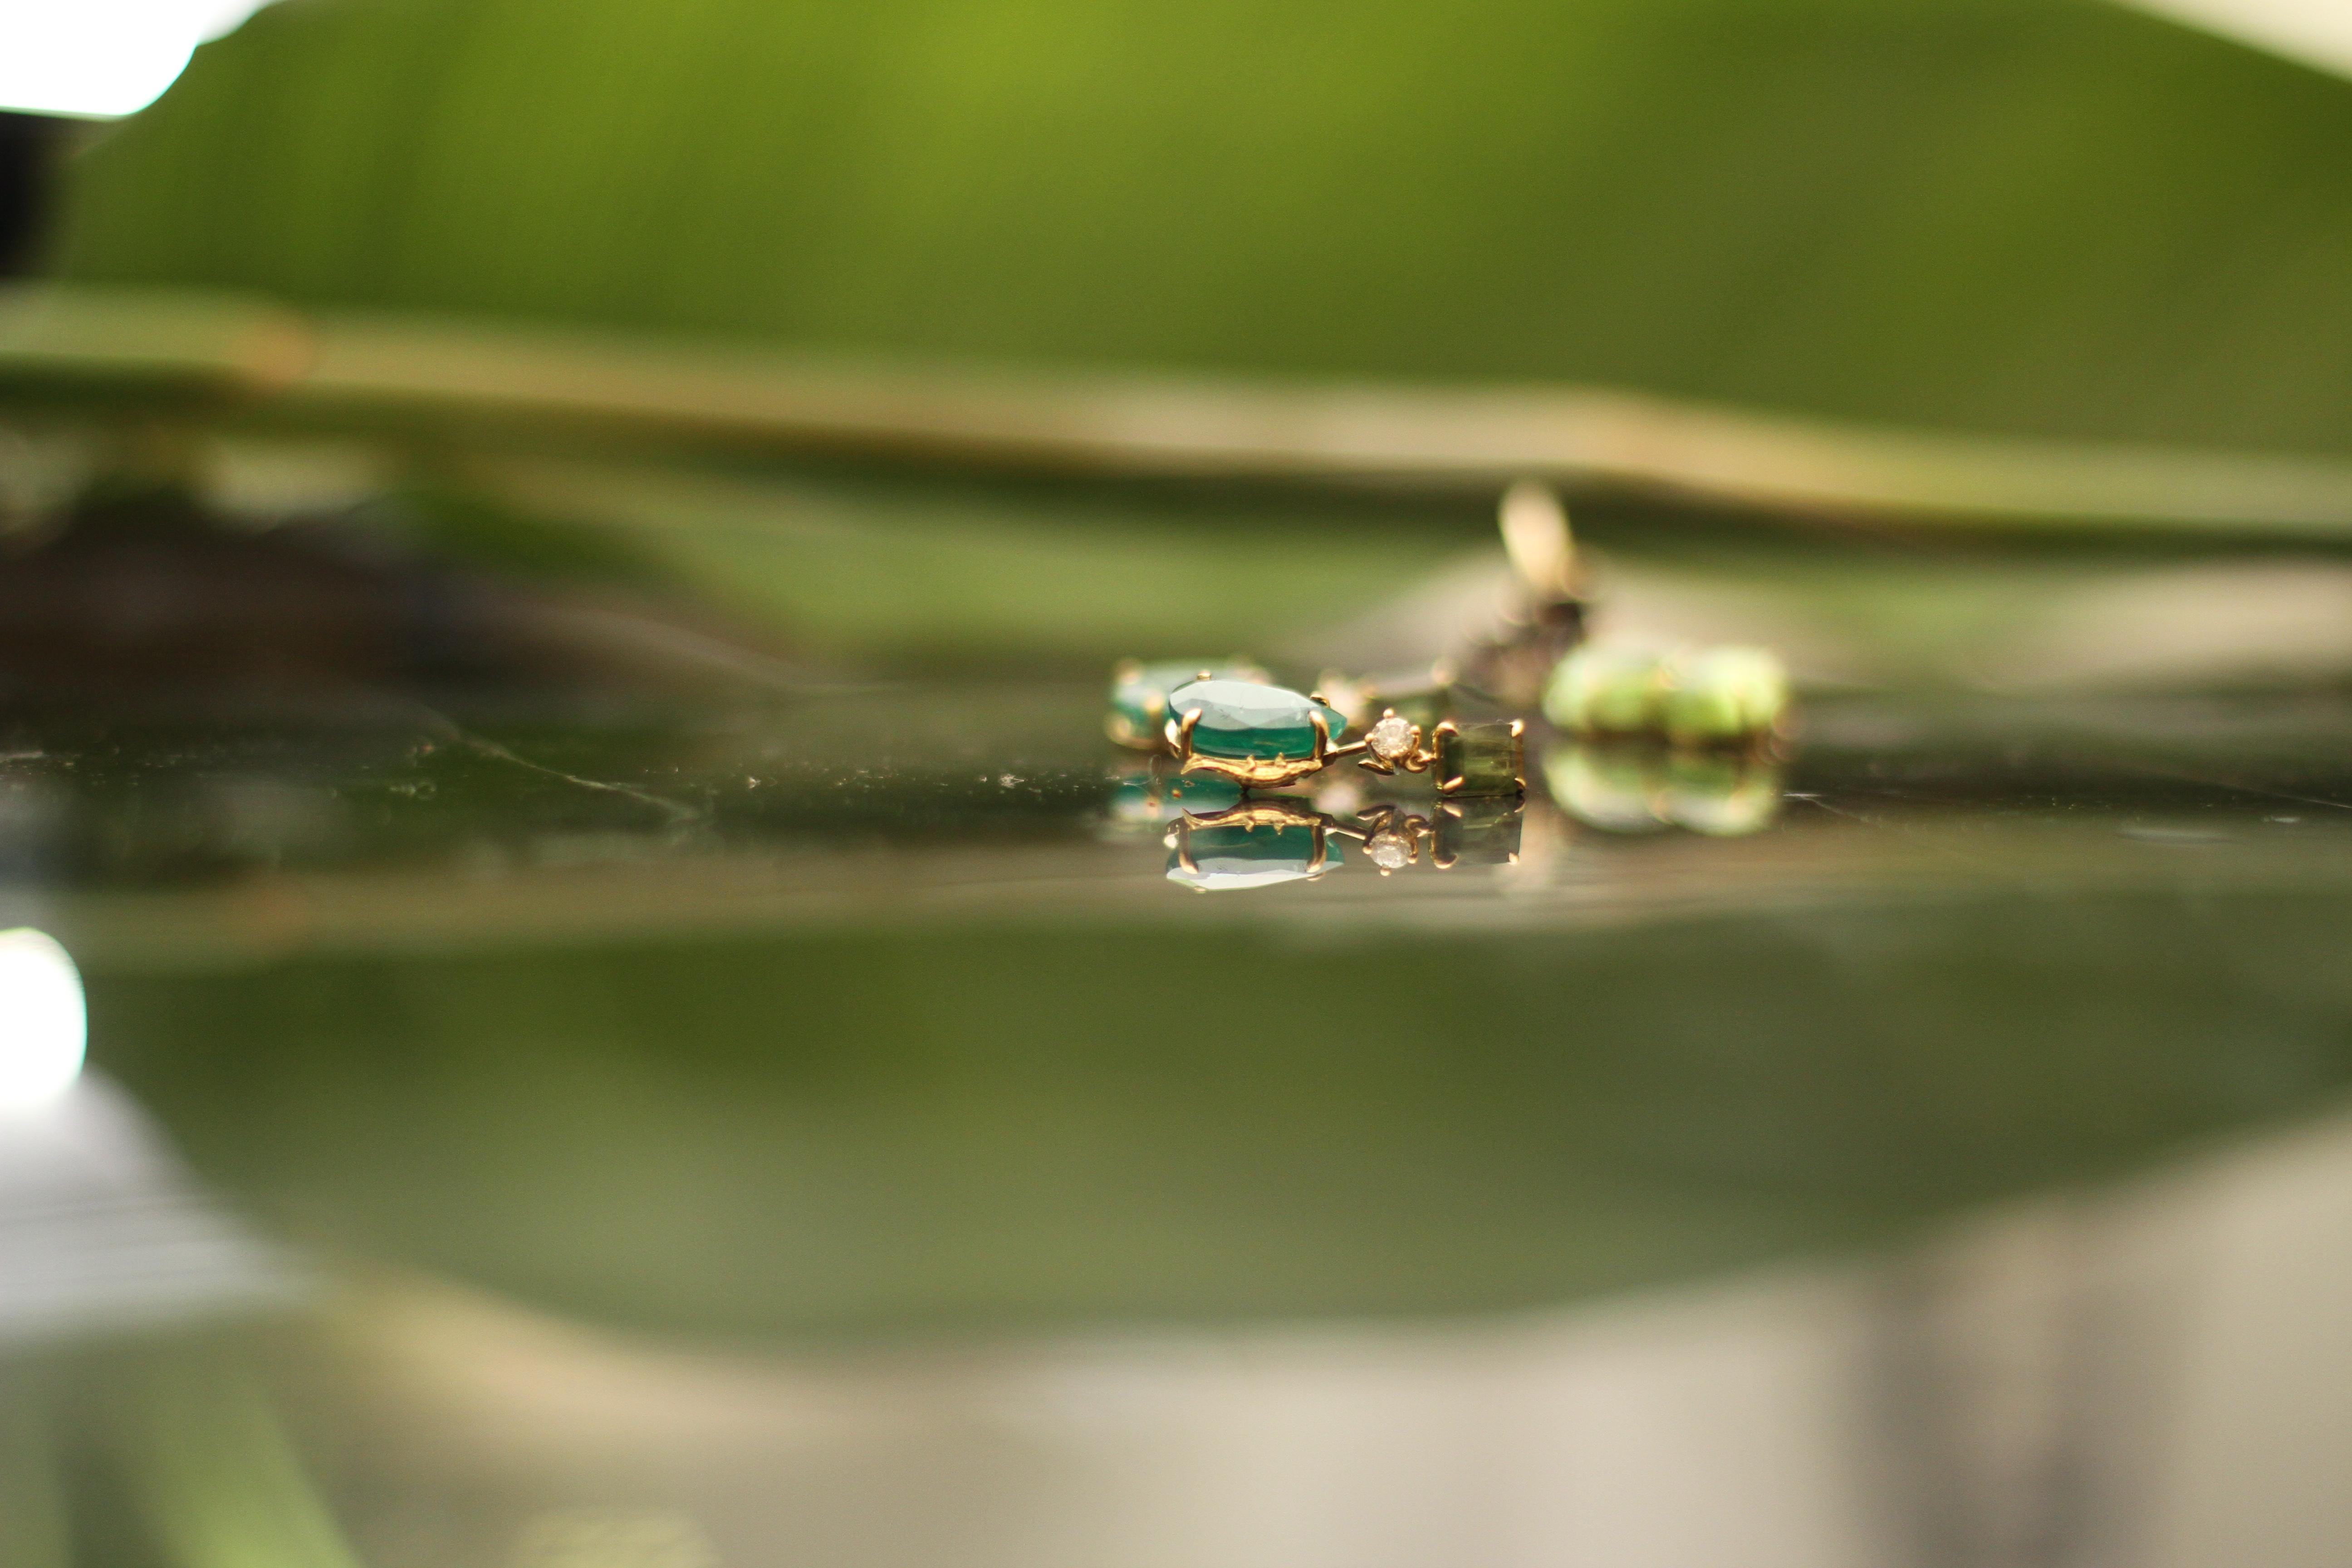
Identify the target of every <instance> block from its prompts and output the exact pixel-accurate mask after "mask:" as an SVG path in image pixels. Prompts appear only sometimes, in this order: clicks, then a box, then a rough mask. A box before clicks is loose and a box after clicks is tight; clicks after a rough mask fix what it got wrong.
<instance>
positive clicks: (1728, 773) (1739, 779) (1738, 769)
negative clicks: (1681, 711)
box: [1665, 752, 1780, 838]
mask: <svg viewBox="0 0 2352 1568" xmlns="http://www.w3.org/2000/svg"><path fill="white" fill-rule="evenodd" d="M1665 813H1666V815H1667V816H1669V817H1671V818H1673V819H1674V821H1675V822H1676V823H1678V824H1680V825H1681V826H1685V827H1687V828H1689V829H1690V830H1691V831H1692V832H1694V833H1705V834H1707V835H1709V836H1710V837H1717V838H1737V837H1739V836H1741V835H1742V834H1748V833H1753V832H1755V831H1757V830H1758V829H1759V828H1760V827H1763V826H1767V825H1768V824H1769V823H1770V822H1771V820H1772V819H1773V818H1774V817H1775V816H1779V815H1780V770H1779V769H1777V768H1774V767H1771V766H1769V765H1768V764H1766V763H1760V762H1755V761H1751V760H1749V759H1748V758H1745V757H1739V756H1736V755H1735V756H1726V755H1724V754H1723V753H1721V752H1699V753H1696V754H1693V753H1684V754H1681V755H1677V756H1676V757H1675V758H1674V759H1673V761H1671V762H1670V763H1668V764H1667V766H1666V792H1665Z"/></svg>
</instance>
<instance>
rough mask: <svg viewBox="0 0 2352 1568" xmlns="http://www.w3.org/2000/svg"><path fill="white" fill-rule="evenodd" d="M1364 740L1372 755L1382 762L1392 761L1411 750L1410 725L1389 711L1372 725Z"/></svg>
mask: <svg viewBox="0 0 2352 1568" xmlns="http://www.w3.org/2000/svg"><path fill="white" fill-rule="evenodd" d="M1364 740H1365V742H1366V744H1368V745H1369V746H1370V748H1371V752H1372V755H1374V756H1376V757H1378V758H1380V760H1381V761H1382V762H1384V763H1393V762H1396V761H1398V760H1399V759H1401V758H1402V757H1404V756H1405V755H1407V754H1408V753H1410V752H1412V725H1411V724H1409V723H1407V722H1405V721H1403V720H1402V719H1400V718H1398V717H1397V716H1396V715H1395V714H1393V713H1391V714H1390V715H1389V716H1388V717H1387V718H1385V719H1383V720H1381V721H1380V722H1379V723H1377V724H1375V725H1373V726H1372V729H1371V733H1370V734H1368V735H1366V736H1365V737H1364Z"/></svg>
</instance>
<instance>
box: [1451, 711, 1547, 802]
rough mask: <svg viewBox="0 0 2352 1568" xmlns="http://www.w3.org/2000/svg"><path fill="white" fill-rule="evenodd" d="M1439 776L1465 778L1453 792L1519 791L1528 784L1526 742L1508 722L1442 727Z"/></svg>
mask: <svg viewBox="0 0 2352 1568" xmlns="http://www.w3.org/2000/svg"><path fill="white" fill-rule="evenodd" d="M1437 777H1438V780H1439V782H1440V783H1441V784H1442V783H1443V782H1444V781H1445V780H1448V779H1457V778H1458V779H1460V780H1461V781H1462V783H1461V784H1460V785H1459V786H1458V787H1457V788H1455V789H1454V790H1452V791H1449V792H1448V793H1450V794H1454V795H1519V794H1521V793H1523V792H1524V791H1525V790H1526V789H1527V787H1528V786H1527V750H1526V743H1525V742H1523V741H1522V740H1521V739H1520V736H1519V734H1518V732H1517V727H1516V726H1514V725H1511V724H1508V723H1497V724H1465V725H1463V726H1462V727H1461V728H1459V729H1458V730H1450V731H1449V730H1440V731H1438V732H1437Z"/></svg>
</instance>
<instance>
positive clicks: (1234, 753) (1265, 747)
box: [1168, 680, 1348, 760]
mask: <svg viewBox="0 0 2352 1568" xmlns="http://www.w3.org/2000/svg"><path fill="white" fill-rule="evenodd" d="M1194 709H1198V710H1200V714H1201V717H1200V720H1199V721H1198V722H1197V723H1195V724H1194V725H1193V726H1192V749H1193V750H1194V751H1196V752H1200V753H1201V754H1202V755H1203V756H1209V757H1225V758H1231V759H1235V760H1255V759H1264V758H1270V757H1311V756H1313V755H1314V754H1315V725H1314V721H1313V719H1312V718H1311V717H1310V716H1311V715H1313V714H1315V713H1318V712H1319V713H1321V714H1322V715H1323V721H1324V724H1325V726H1326V727H1327V728H1328V731H1329V732H1330V735H1331V738H1332V739H1333V740H1335V741H1336V740H1338V739H1339V732H1340V731H1343V730H1345V729H1346V728H1347V727H1348V721H1347V719H1346V718H1345V717H1343V716H1342V715H1341V714H1340V713H1339V711H1338V710H1335V709H1331V708H1328V707H1325V706H1324V705H1323V704H1321V703H1318V702H1317V701H1316V700H1314V699H1313V698H1311V697H1307V696H1304V695H1302V694H1301V693H1299V692H1296V691H1291V690H1288V689H1285V688H1283V687H1279V686H1262V685H1259V684H1257V683H1256V682H1255V681H1247V680H1196V681H1193V682H1192V683H1191V684H1190V685H1187V686H1182V687H1179V688H1178V689H1176V690H1174V691H1171V692H1170V693H1169V694H1168V711H1169V712H1170V713H1171V715H1173V716H1176V717H1178V718H1181V717H1182V715H1184V714H1186V713H1188V712H1191V711H1192V710H1194Z"/></svg>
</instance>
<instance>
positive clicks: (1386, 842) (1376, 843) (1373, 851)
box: [1364, 833, 1412, 871]
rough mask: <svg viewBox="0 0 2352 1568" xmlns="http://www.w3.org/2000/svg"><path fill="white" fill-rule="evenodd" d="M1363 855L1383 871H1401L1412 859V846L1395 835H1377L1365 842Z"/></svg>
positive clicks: (1409, 842)
mask: <svg viewBox="0 0 2352 1568" xmlns="http://www.w3.org/2000/svg"><path fill="white" fill-rule="evenodd" d="M1364 853H1365V855H1366V856H1368V857H1369V858H1370V860H1371V862H1372V864H1373V865H1375V866H1378V867H1379V868H1381V870H1383V871H1402V870H1403V869H1404V868H1405V867H1406V865H1408V864H1409V863H1410V862H1411V861H1412V842H1411V841H1410V840H1408V839H1405V838H1402V837H1398V836H1397V835H1395V834H1392V833H1378V834H1374V835H1373V836H1372V837H1371V838H1370V839H1369V840H1367V841H1366V843H1365V845H1364Z"/></svg>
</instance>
